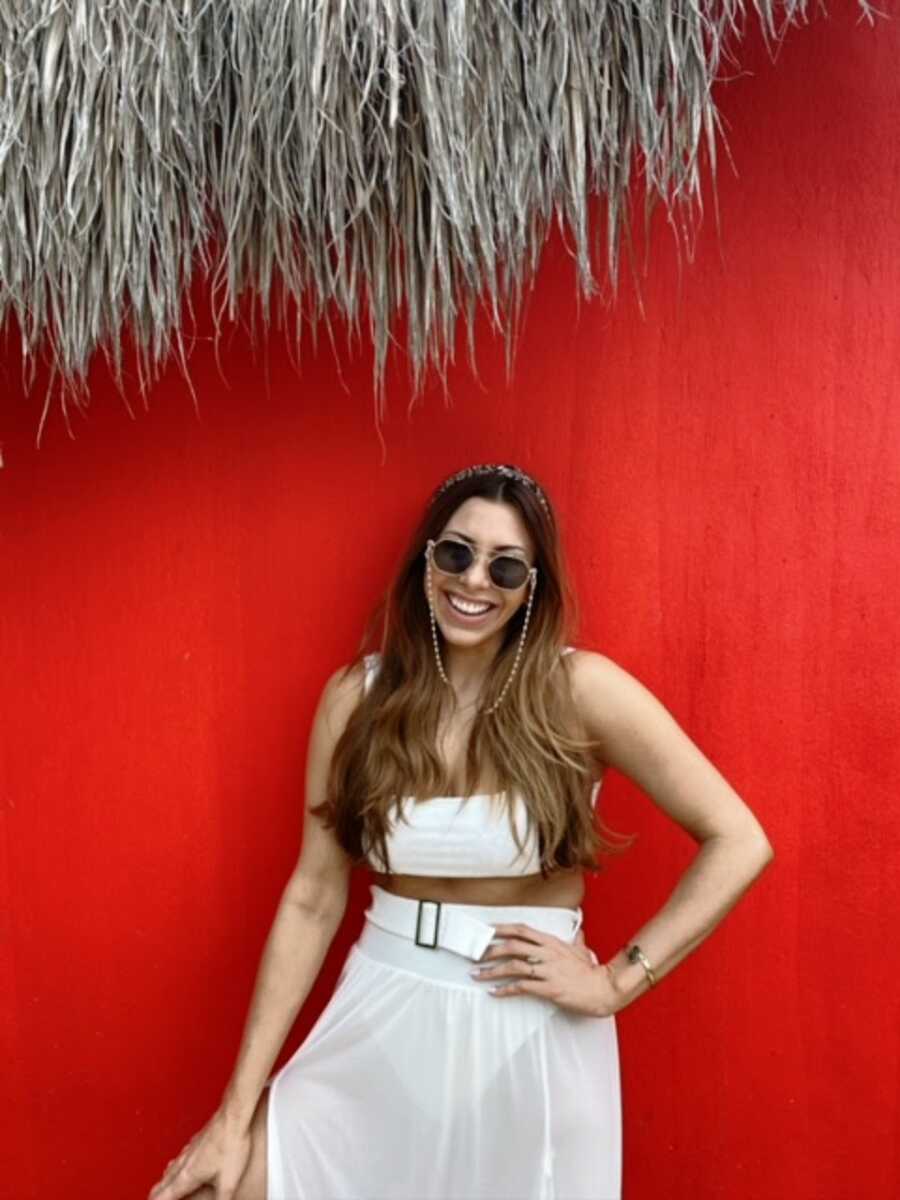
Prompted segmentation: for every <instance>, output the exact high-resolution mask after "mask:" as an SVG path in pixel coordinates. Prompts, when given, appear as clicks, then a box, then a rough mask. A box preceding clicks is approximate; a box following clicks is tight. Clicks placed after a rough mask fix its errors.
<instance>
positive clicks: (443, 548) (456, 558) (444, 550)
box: [428, 538, 537, 591]
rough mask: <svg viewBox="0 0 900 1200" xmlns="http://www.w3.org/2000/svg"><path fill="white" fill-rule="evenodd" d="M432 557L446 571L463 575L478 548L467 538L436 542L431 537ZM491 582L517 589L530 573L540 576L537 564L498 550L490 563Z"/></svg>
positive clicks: (473, 559)
mask: <svg viewBox="0 0 900 1200" xmlns="http://www.w3.org/2000/svg"><path fill="white" fill-rule="evenodd" d="M428 549H429V550H430V551H431V561H432V563H433V564H434V565H435V566H436V567H437V569H438V570H439V571H440V572H441V573H442V574H444V575H462V574H463V573H464V572H465V571H468V569H469V567H471V565H472V563H473V562H474V561H475V551H474V550H473V549H472V547H471V546H468V545H466V543H465V542H458V541H457V540H456V539H455V538H441V539H440V541H438V542H435V541H434V539H433V538H429V539H428ZM488 573H489V575H490V577H491V582H492V583H493V584H495V585H496V586H497V587H499V588H508V589H510V590H511V591H514V590H515V589H516V588H520V587H521V586H522V585H523V584H524V583H526V582H527V581H528V578H529V576H530V575H532V574H533V575H534V576H537V567H529V565H528V563H527V562H525V561H524V560H523V559H521V558H513V557H512V555H510V554H498V555H496V556H495V557H494V558H492V559H491V560H490V562H489V564H488Z"/></svg>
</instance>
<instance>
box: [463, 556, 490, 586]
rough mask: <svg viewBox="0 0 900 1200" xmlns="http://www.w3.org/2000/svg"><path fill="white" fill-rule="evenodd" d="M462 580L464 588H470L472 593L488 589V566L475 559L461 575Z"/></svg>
mask: <svg viewBox="0 0 900 1200" xmlns="http://www.w3.org/2000/svg"><path fill="white" fill-rule="evenodd" d="M463 580H464V582H465V584H466V586H467V587H469V588H471V589H472V591H473V592H475V591H478V590H479V589H481V588H486V587H490V586H491V574H490V571H489V570H488V564H487V563H486V562H484V561H483V560H482V559H480V558H476V559H475V561H474V562H473V563H472V564H471V565H470V566H469V569H468V570H467V571H465V572H464V573H463Z"/></svg>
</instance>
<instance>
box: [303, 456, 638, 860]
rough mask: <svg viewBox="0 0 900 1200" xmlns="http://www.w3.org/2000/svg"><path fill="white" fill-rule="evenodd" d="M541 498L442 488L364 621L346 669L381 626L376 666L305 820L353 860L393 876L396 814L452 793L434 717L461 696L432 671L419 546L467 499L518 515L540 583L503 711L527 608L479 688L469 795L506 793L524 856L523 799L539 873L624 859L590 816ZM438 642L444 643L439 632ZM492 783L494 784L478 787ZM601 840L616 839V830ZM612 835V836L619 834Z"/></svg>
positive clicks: (515, 490)
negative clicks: (371, 862) (517, 817)
mask: <svg viewBox="0 0 900 1200" xmlns="http://www.w3.org/2000/svg"><path fill="white" fill-rule="evenodd" d="M542 490H543V492H544V500H545V501H546V507H545V506H544V504H542V503H541V499H540V497H539V496H538V495H537V494H536V493H535V492H534V491H533V490H532V489H531V488H530V487H529V486H528V485H527V484H526V483H523V482H521V481H520V480H518V479H516V478H515V477H514V476H510V475H508V474H507V475H504V474H499V473H497V474H495V473H483V472H475V473H473V474H470V475H466V476H464V477H463V478H460V479H459V480H458V481H457V482H453V483H451V484H450V485H449V486H445V487H442V488H440V489H438V491H437V492H435V493H434V494H433V495H432V497H431V499H430V500H429V502H428V504H427V506H426V509H425V512H424V515H423V516H422V518H421V520H420V521H419V524H418V526H417V527H416V529H415V530H414V531H413V534H412V536H411V538H410V540H409V543H408V546H407V549H406V552H405V554H404V555H403V558H402V560H401V562H400V566H399V569H398V571H397V573H396V576H395V578H394V581H393V583H392V584H391V586H390V588H389V589H388V591H387V593H386V594H385V595H384V596H383V597H382V599H381V601H380V603H379V605H378V606H377V608H376V610H375V611H374V613H373V614H372V616H371V618H370V620H369V622H368V625H367V628H366V631H365V633H364V635H363V638H362V642H361V644H360V648H359V651H358V653H357V655H356V657H355V658H354V659H353V660H352V661H351V662H350V663H348V665H347V668H346V671H347V672H350V671H352V670H353V668H354V667H355V666H356V664H357V663H360V662H361V661H362V660H363V658H364V657H365V655H366V654H368V653H371V652H372V650H373V649H375V648H376V647H375V646H374V645H373V631H374V629H376V628H378V627H379V626H380V627H381V630H382V634H381V645H380V647H377V648H378V649H379V650H380V659H381V661H380V669H379V671H378V672H377V674H376V675H375V678H374V680H373V681H372V683H371V686H370V687H369V688H368V691H367V692H366V693H365V695H364V696H363V698H362V699H361V701H360V703H359V704H358V705H357V707H356V708H355V709H354V711H353V712H352V714H351V715H350V717H349V719H348V721H347V724H346V727H345V728H344V730H343V733H342V734H341V736H340V738H339V739H338V741H337V744H336V746H335V748H334V752H333V754H332V759H331V765H330V768H329V775H328V782H327V785H326V798H325V800H324V802H323V803H322V804H319V805H317V806H316V807H314V808H312V809H311V811H312V812H313V813H315V814H316V815H317V816H319V817H321V818H322V820H323V821H324V823H325V825H326V827H327V828H332V829H334V830H335V836H336V837H337V840H338V841H339V843H340V844H341V846H342V847H343V848H344V850H345V851H346V852H347V854H348V855H350V857H351V858H352V859H353V860H354V861H357V862H360V863H362V862H365V861H366V851H367V850H372V849H375V851H376V853H377V854H378V857H379V858H380V860H381V862H382V863H384V864H386V867H387V870H388V871H390V869H391V867H390V859H389V856H388V850H387V845H386V835H387V833H388V832H389V824H388V820H389V816H390V814H391V811H392V810H394V812H397V811H398V810H399V804H400V801H401V799H402V798H403V797H405V796H415V797H417V798H419V799H427V798H431V797H434V796H441V795H446V794H447V792H448V791H449V790H450V786H451V785H450V783H449V779H448V777H447V772H446V770H445V768H444V765H443V764H442V762H441V760H440V758H439V757H438V753H437V750H436V746H437V732H438V722H439V718H440V715H441V709H442V707H443V705H444V703H445V701H447V700H448V699H449V703H450V704H451V705H454V704H455V703H456V697H455V693H453V691H452V689H449V697H448V689H447V687H446V685H445V684H444V683H443V681H442V680H441V678H440V675H439V674H438V670H437V665H436V663H435V657H434V647H433V643H432V635H431V627H430V619H429V611H428V602H427V599H426V596H425V593H424V587H423V582H424V571H425V547H426V543H427V541H428V539H429V538H435V539H437V538H438V535H439V534H440V532H441V530H442V529H443V528H444V527H445V526H446V524H447V522H448V521H449V519H450V517H451V516H452V515H453V513H454V512H455V511H456V510H457V508H459V506H460V505H461V504H462V503H463V502H464V501H465V500H468V499H469V498H470V497H472V496H480V497H482V498H484V499H486V500H494V501H498V502H503V503H505V504H510V505H512V506H513V507H514V508H515V509H517V511H518V513H519V514H520V516H521V518H522V520H523V521H524V522H525V524H526V526H527V528H528V530H529V532H530V534H531V537H532V539H533V541H534V545H535V548H536V557H535V560H534V561H535V565H536V566H537V568H538V575H537V585H536V590H535V593H534V599H533V603H532V609H531V616H530V620H529V624H528V630H527V633H526V636H525V643H524V646H523V650H522V655H521V658H520V661H519V668H518V671H517V672H516V675H515V678H514V679H513V682H512V684H511V686H510V687H509V690H508V691H507V693H506V695H505V696H504V698H503V702H502V703H501V704H500V706H499V708H498V709H497V710H496V711H495V712H493V713H488V712H486V711H485V710H486V709H488V708H489V707H490V706H491V704H493V702H494V701H495V700H496V698H497V696H498V694H499V692H500V690H501V689H502V688H503V686H504V684H505V683H506V682H507V680H508V678H509V673H510V670H511V667H512V663H513V659H514V657H515V654H516V647H517V643H518V638H519V634H520V632H521V629H522V623H523V621H524V615H525V609H526V605H525V604H524V603H523V604H522V605H521V607H520V608H519V609H518V610H517V612H516V613H515V614H514V615H513V617H512V618H511V619H510V620H509V621H508V622H507V624H506V626H505V628H504V631H503V643H502V645H501V647H500V649H499V650H498V652H497V654H496V656H495V658H494V661H493V663H492V664H491V666H490V668H489V671H488V675H487V678H486V679H485V681H484V684H483V687H482V692H481V700H480V705H479V708H478V711H477V712H476V714H475V717H474V720H473V723H472V728H471V732H470V735H469V742H468V747H467V752H466V765H465V783H464V794H465V797H466V798H467V797H469V796H471V795H472V794H473V791H474V789H475V788H476V787H477V786H478V785H479V782H481V781H482V780H484V779H486V778H487V779H489V780H490V781H491V784H492V785H493V786H494V787H495V788H496V794H497V795H498V796H499V795H503V796H504V799H505V802H506V806H507V809H508V810H509V812H508V815H509V820H510V830H511V833H512V835H513V837H514V839H515V841H516V843H517V845H519V848H520V849H521V848H522V847H521V843H520V842H519V838H518V836H517V833H516V829H515V825H514V822H513V813H512V811H511V810H512V797H513V795H514V794H515V793H516V792H517V793H519V794H520V795H521V797H522V799H523V801H524V803H525V806H526V808H527V810H528V816H529V823H530V828H534V827H536V828H537V830H538V839H539V843H538V844H539V848H540V854H541V874H542V875H544V876H546V875H547V874H548V873H549V871H551V870H554V869H560V868H572V867H575V866H576V865H580V866H582V867H585V868H586V869H588V870H593V871H599V870H602V866H600V864H599V863H598V861H597V856H598V854H600V853H610V854H611V853H618V852H621V851H622V850H625V849H627V848H628V845H630V843H631V842H632V841H633V840H634V835H631V836H629V837H628V838H626V842H627V845H624V846H617V845H615V844H614V843H613V842H610V841H608V840H607V839H606V838H605V837H604V836H603V835H602V834H601V833H600V828H598V826H599V827H602V828H604V829H605V828H606V827H605V826H604V825H603V823H602V821H600V820H599V814H595V810H594V807H593V805H592V797H593V783H594V779H595V776H596V775H597V771H598V765H599V763H598V759H597V757H596V748H595V747H594V745H593V744H592V743H591V741H590V740H588V739H586V738H584V737H583V736H581V734H583V730H582V728H581V724H580V720H579V717H578V713H577V710H576V708H575V703H574V699H573V695H572V688H571V681H570V678H569V672H568V671H567V670H565V669H564V668H563V665H562V654H561V652H562V649H563V647H564V646H565V645H566V644H568V642H569V639H570V638H571V637H572V631H573V630H574V627H575V625H576V623H577V601H576V598H575V595H574V592H573V591H572V589H571V587H570V584H569V579H568V574H567V571H566V567H565V563H564V559H563V550H562V543H561V541H560V537H559V532H558V526H557V520H556V517H555V515H554V512H553V508H552V505H551V502H550V500H549V497H548V496H547V493H546V490H545V489H542ZM437 636H438V643H439V645H442V644H443V635H442V634H441V633H440V630H439V629H438V634H437ZM486 786H488V785H486ZM595 815H596V818H597V819H596V820H595ZM609 832H612V831H611V830H610V831H609ZM614 836H616V837H618V836H620V835H618V834H615V835H614Z"/></svg>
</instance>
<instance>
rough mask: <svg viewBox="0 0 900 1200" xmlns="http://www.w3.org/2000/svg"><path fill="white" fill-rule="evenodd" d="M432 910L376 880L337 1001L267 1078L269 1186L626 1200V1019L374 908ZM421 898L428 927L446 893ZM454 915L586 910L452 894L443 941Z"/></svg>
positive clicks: (290, 1190) (547, 927)
mask: <svg viewBox="0 0 900 1200" xmlns="http://www.w3.org/2000/svg"><path fill="white" fill-rule="evenodd" d="M386 898H387V899H386ZM419 911H420V905H419V903H418V902H417V901H415V900H410V899H407V898H405V897H399V896H395V895H393V894H392V893H387V892H385V891H384V890H383V889H381V888H379V887H378V886H377V885H374V886H373V887H372V904H371V905H370V907H369V910H368V911H367V914H366V920H365V923H364V925H363V929H362V933H361V934H360V936H359V938H358V940H357V941H356V942H355V943H354V944H353V945H352V946H351V948H350V952H349V955H348V957H347V959H346V961H345V963H344V966H343V969H342V971H341V974H340V977H339V979H338V983H337V987H336V989H335V991H334V993H333V995H332V997H331V999H330V1001H329V1002H328V1004H327V1005H326V1007H325V1009H324V1010H323V1012H322V1013H321V1015H320V1017H319V1019H318V1021H317V1022H316V1023H315V1025H314V1026H313V1028H312V1029H311V1031H310V1032H309V1034H308V1036H307V1038H306V1039H305V1041H304V1042H303V1044H302V1045H301V1046H300V1047H299V1048H298V1049H297V1051H296V1052H295V1053H294V1054H293V1056H292V1057H291V1058H290V1059H289V1061H288V1062H287V1063H286V1064H285V1065H284V1066H283V1067H282V1068H281V1069H280V1070H279V1071H277V1072H276V1073H275V1074H274V1075H273V1076H272V1077H271V1079H270V1080H269V1081H268V1086H269V1108H268V1154H267V1167H268V1173H267V1178H268V1184H267V1191H266V1200H621V1140H622V1130H621V1107H620V1079H619V1060H618V1042H617V1033H616V1023H615V1018H614V1017H612V1016H610V1017H589V1016H586V1015H583V1014H579V1013H572V1012H569V1011H568V1010H566V1009H562V1008H560V1007H559V1006H558V1005H556V1004H554V1003H553V1002H552V1001H551V1000H548V999H545V998H543V997H540V996H534V995H526V994H523V995H518V996H504V997H497V996H492V995H490V993H489V992H488V991H487V988H488V986H489V984H488V983H487V982H485V981H482V980H478V979H473V978H472V977H471V976H470V975H469V973H468V972H469V970H470V969H471V968H472V966H473V963H474V958H473V957H471V956H470V955H474V953H475V952H476V951H477V950H478V947H479V945H480V939H479V938H478V937H477V936H475V937H473V938H472V940H471V941H470V942H469V943H468V951H469V952H468V953H462V952H459V951H457V950H453V949H449V948H447V947H446V946H442V945H441V944H438V945H437V946H436V947H435V948H433V949H432V948H429V947H427V946H424V945H416V943H415V941H414V940H412V938H411V937H409V936H404V935H402V934H399V933H395V932H391V931H389V930H387V929H385V928H383V927H382V926H380V925H378V924H376V923H375V921H374V920H373V919H372V918H373V917H380V918H381V919H382V920H385V921H390V920H396V921H398V922H399V921H403V922H405V928H406V929H407V930H410V929H411V930H415V928H416V918H417V915H418V913H419ZM421 911H422V914H423V920H422V923H421V924H420V926H419V928H420V940H423V941H424V940H426V939H427V940H431V939H432V938H433V935H434V924H433V921H434V915H435V906H434V904H429V903H428V902H427V901H425V902H423V904H422V906H421ZM389 912H390V916H388V915H386V914H388V913H389ZM425 913H429V914H431V916H430V918H429V920H428V922H426V921H425V919H424V914H425ZM451 914H453V919H454V921H455V918H456V916H458V917H459V918H463V917H465V918H467V919H468V920H469V921H470V922H471V923H472V924H470V925H469V926H468V927H466V926H465V925H460V926H459V927H460V928H463V929H465V928H468V929H469V930H470V932H471V931H472V930H476V931H477V928H478V926H479V924H481V925H487V926H488V927H491V928H492V927H493V925H494V924H499V923H500V922H522V923H524V924H526V925H529V926H531V927H532V928H534V929H539V930H542V931H544V932H546V933H551V934H553V935H554V936H556V937H559V938H561V939H562V940H563V941H570V940H571V939H572V938H574V936H575V933H576V932H577V929H578V928H579V927H580V925H581V920H582V910H581V909H580V908H578V909H571V908H559V907H551V906H512V905H503V906H498V905H471V904H453V905H451V904H442V905H441V919H440V925H439V937H438V941H439V943H440V926H441V925H443V923H444V922H445V921H449V920H450V916H451ZM450 927H451V926H450V925H449V924H448V925H447V926H445V928H450ZM536 953H539V951H536ZM489 961H497V962H502V961H508V960H503V959H497V960H489ZM535 970H536V971H537V972H538V973H540V965H539V964H538V965H536V967H535Z"/></svg>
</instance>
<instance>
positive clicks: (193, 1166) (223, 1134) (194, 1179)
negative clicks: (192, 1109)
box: [147, 1109, 251, 1200]
mask: <svg viewBox="0 0 900 1200" xmlns="http://www.w3.org/2000/svg"><path fill="white" fill-rule="evenodd" d="M250 1148H251V1137H250V1130H249V1128H248V1127H247V1126H246V1125H245V1124H238V1123H237V1122H236V1121H234V1120H232V1119H230V1118H229V1117H227V1116H226V1115H225V1114H224V1113H223V1112H222V1111H221V1109H219V1110H217V1111H216V1112H215V1113H214V1114H213V1115H212V1117H211V1118H210V1119H209V1121H207V1123H206V1124H205V1125H204V1126H203V1128H202V1129H201V1130H200V1132H199V1133H195V1134H194V1136H193V1137H192V1138H191V1140H190V1141H189V1142H188V1144H187V1145H186V1146H185V1148H184V1149H183V1150H182V1151H181V1153H180V1154H179V1155H178V1157H177V1158H173V1159H170V1160H169V1162H168V1163H167V1164H166V1170H165V1174H164V1175H163V1177H162V1179H160V1180H159V1182H158V1183H155V1184H154V1185H153V1187H152V1188H151V1189H150V1192H149V1194H148V1196H147V1200H180V1197H182V1196H189V1195H190V1194H191V1192H193V1191H195V1190H196V1189H197V1188H199V1187H202V1185H203V1184H210V1185H211V1186H212V1187H214V1188H215V1192H216V1200H231V1197H232V1196H234V1194H235V1192H236V1191H237V1186H238V1184H239V1183H240V1181H241V1177H242V1176H243V1174H244V1171H245V1170H246V1169H247V1163H248V1162H249V1160H250Z"/></svg>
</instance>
